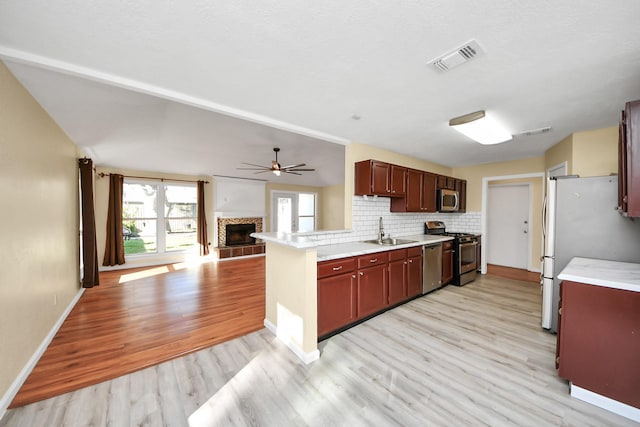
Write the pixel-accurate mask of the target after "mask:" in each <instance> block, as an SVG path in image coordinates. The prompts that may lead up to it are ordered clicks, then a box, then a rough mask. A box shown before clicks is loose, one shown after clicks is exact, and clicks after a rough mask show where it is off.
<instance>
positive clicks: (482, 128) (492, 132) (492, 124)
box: [449, 110, 512, 145]
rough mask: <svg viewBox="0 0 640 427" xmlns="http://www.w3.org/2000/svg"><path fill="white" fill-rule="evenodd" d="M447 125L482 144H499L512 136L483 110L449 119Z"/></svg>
mask: <svg viewBox="0 0 640 427" xmlns="http://www.w3.org/2000/svg"><path fill="white" fill-rule="evenodd" d="M449 126H451V127H453V128H454V129H455V130H457V131H458V132H460V133H461V134H463V135H466V136H468V137H469V138H471V139H473V140H474V141H477V142H479V143H480V144H484V145H491V144H499V143H501V142H505V141H509V140H510V139H511V138H512V137H511V133H509V131H507V130H506V129H505V128H503V127H502V126H501V125H500V124H499V123H498V122H496V121H495V120H493V119H492V118H491V117H487V115H486V114H485V112H484V110H483V111H476V112H475V113H471V114H467V115H464V116H460V117H456V118H455V119H451V120H449Z"/></svg>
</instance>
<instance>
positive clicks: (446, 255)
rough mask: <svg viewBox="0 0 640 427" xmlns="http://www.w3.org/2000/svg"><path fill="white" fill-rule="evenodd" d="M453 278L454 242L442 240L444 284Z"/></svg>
mask: <svg viewBox="0 0 640 427" xmlns="http://www.w3.org/2000/svg"><path fill="white" fill-rule="evenodd" d="M452 280H453V242H451V241H447V242H442V286H444V285H446V284H447V283H449V282H451V281H452Z"/></svg>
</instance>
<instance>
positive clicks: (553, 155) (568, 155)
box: [544, 134, 573, 175]
mask: <svg viewBox="0 0 640 427" xmlns="http://www.w3.org/2000/svg"><path fill="white" fill-rule="evenodd" d="M564 162H567V174H568V175H571V174H572V173H573V172H572V170H573V134H571V135H569V136H568V137H566V138H565V139H563V140H562V141H560V142H558V143H557V144H556V145H554V146H553V147H551V148H549V149H548V150H547V151H545V153H544V163H545V167H544V172H545V174H546V172H547V169H550V168H552V167H555V166H558V165H559V164H561V163H564Z"/></svg>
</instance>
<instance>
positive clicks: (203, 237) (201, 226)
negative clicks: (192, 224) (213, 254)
mask: <svg viewBox="0 0 640 427" xmlns="http://www.w3.org/2000/svg"><path fill="white" fill-rule="evenodd" d="M197 224H198V227H197V228H198V243H199V244H200V255H202V256H204V255H209V238H208V237H207V216H206V213H205V209H204V181H198V223H197Z"/></svg>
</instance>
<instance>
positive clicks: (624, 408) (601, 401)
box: [571, 384, 640, 422]
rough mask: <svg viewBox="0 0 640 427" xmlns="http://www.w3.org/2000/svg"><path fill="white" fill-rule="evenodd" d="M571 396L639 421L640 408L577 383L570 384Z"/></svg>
mask: <svg viewBox="0 0 640 427" xmlns="http://www.w3.org/2000/svg"><path fill="white" fill-rule="evenodd" d="M571 396H572V397H575V398H576V399H580V400H582V401H585V402H587V403H590V404H592V405H595V406H597V407H599V408H602V409H606V410H607V411H609V412H613V413H614V414H618V415H622V416H623V417H626V418H629V419H630V420H633V421H635V422H640V409H638V408H634V407H633V406H630V405H627V404H626V403H622V402H618V401H617V400H613V399H611V398H609V397H606V396H603V395H601V394H598V393H594V392H592V391H590V390H587V389H585V388H582V387H578V386H577V385H574V384H571Z"/></svg>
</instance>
